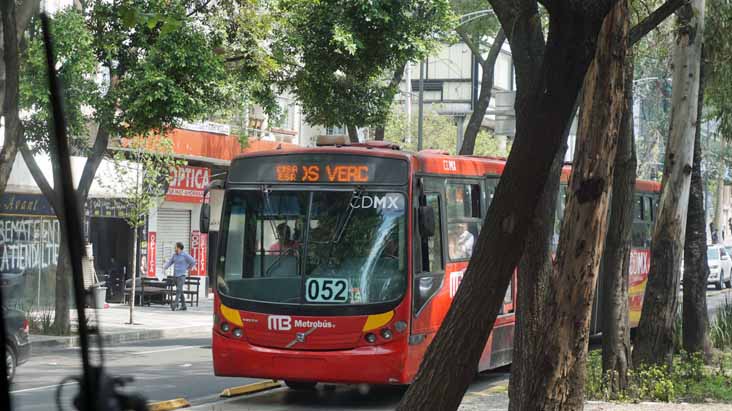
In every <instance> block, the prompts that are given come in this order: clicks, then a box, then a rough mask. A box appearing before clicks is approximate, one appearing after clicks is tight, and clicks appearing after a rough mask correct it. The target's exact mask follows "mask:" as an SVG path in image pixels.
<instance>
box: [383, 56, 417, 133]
mask: <svg viewBox="0 0 732 411" xmlns="http://www.w3.org/2000/svg"><path fill="white" fill-rule="evenodd" d="M406 67H407V65H406V63H405V64H402V65H400V66H399V67H397V68H396V69H395V70H394V74H393V75H392V76H391V80H390V81H389V90H388V92H389V93H390V94H391V98H392V99H393V98H394V96H395V95H396V93H397V91H399V83H401V82H402V78H404V69H405V68H406ZM410 98H411V97H410ZM374 140H376V141H384V125H383V124H382V125H380V126H378V127H376V129H375V130H374Z"/></svg>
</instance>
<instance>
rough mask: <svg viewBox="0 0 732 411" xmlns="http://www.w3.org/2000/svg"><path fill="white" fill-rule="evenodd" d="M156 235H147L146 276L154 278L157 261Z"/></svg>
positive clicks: (150, 233)
mask: <svg viewBox="0 0 732 411" xmlns="http://www.w3.org/2000/svg"><path fill="white" fill-rule="evenodd" d="M157 245H158V241H157V233H156V232H155V231H149V232H148V233H147V276H148V277H155V276H156V272H155V270H156V269H157V267H155V261H156V259H157Z"/></svg>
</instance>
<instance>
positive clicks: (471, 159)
mask: <svg viewBox="0 0 732 411" xmlns="http://www.w3.org/2000/svg"><path fill="white" fill-rule="evenodd" d="M316 153H321V154H350V155H362V156H374V157H387V158H397V159H404V160H407V161H408V162H409V163H410V164H412V169H413V172H414V173H423V174H430V175H444V176H463V177H485V176H488V175H501V174H502V173H503V169H504V168H505V166H506V159H505V158H502V157H489V156H453V155H450V154H449V153H447V152H446V151H440V150H422V151H420V152H417V153H413V152H410V151H402V150H399V148H398V146H396V145H395V144H393V143H388V142H381V141H368V142H366V143H359V144H351V145H338V146H322V147H315V148H304V147H302V148H290V147H287V148H277V149H275V150H263V151H257V152H254V153H246V154H243V155H239V156H237V157H236V158H235V159H234V161H236V160H241V159H245V158H251V157H260V156H273V155H288V154H316ZM571 171H572V168H571V166H570V165H565V166H564V167H563V168H562V182H565V183H566V182H567V181H569V176H570V173H571ZM636 189H637V190H640V191H647V192H660V191H661V184H660V183H658V182H656V181H648V180H637V181H636Z"/></svg>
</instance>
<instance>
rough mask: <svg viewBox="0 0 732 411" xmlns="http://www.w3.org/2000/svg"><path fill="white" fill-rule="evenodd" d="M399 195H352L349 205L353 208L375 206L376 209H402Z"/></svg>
mask: <svg viewBox="0 0 732 411" xmlns="http://www.w3.org/2000/svg"><path fill="white" fill-rule="evenodd" d="M400 198H401V197H400V196H393V195H392V196H389V195H386V196H382V197H379V196H360V197H354V198H353V199H352V200H351V207H353V208H377V209H396V210H399V209H402V208H404V207H403V206H402V205H400V202H399V199H400Z"/></svg>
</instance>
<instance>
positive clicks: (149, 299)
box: [124, 277, 168, 306]
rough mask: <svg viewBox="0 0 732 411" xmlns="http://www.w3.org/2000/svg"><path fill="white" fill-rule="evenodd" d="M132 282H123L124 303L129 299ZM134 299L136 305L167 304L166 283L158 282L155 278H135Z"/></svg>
mask: <svg viewBox="0 0 732 411" xmlns="http://www.w3.org/2000/svg"><path fill="white" fill-rule="evenodd" d="M131 284H132V280H127V281H126V282H125V298H124V300H125V303H127V302H128V301H129V299H130V293H131V291H132V290H131V288H130V285H131ZM135 285H136V287H135V297H136V300H137V301H136V302H135V303H136V304H139V305H148V306H149V305H150V304H152V303H155V304H167V295H168V281H160V280H158V279H157V278H155V277H142V280H140V278H139V277H138V278H137V281H135Z"/></svg>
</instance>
